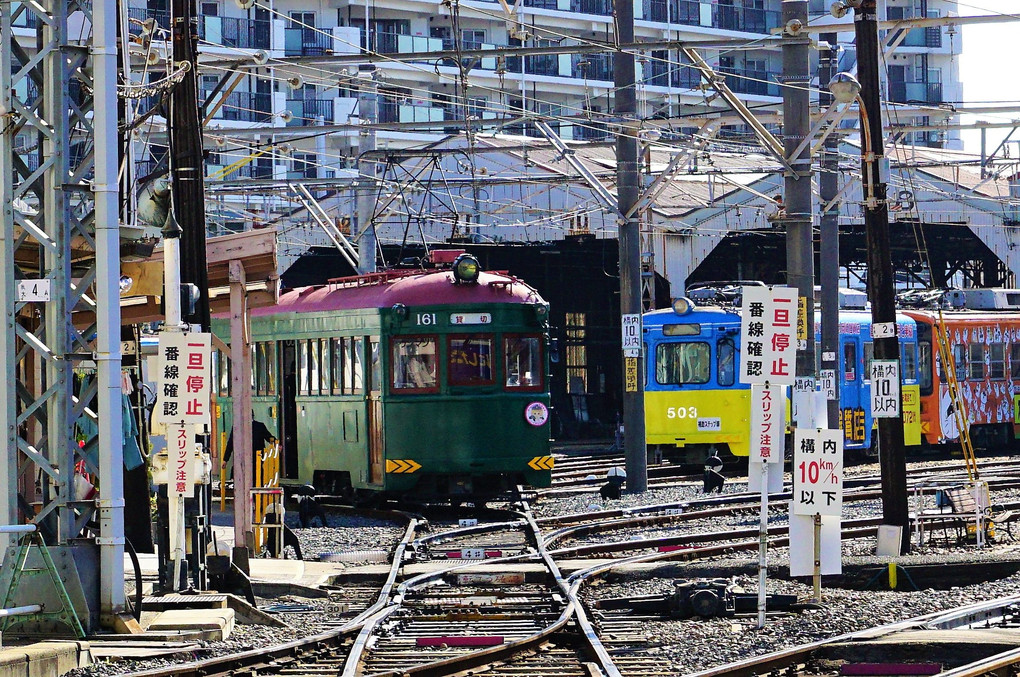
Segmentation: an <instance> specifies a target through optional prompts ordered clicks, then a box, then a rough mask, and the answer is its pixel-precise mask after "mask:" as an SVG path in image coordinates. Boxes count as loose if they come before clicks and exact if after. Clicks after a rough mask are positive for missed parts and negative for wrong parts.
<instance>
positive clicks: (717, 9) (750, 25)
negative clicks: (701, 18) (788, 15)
mask: <svg viewBox="0 0 1020 677" xmlns="http://www.w3.org/2000/svg"><path fill="white" fill-rule="evenodd" d="M778 25H779V12H775V11H770V10H765V9H755V8H753V7H733V6H730V5H715V4H713V5H712V26H713V27H714V28H722V29H725V30H731V31H743V32H745V33H768V32H769V29H771V28H775V27H776V26H778Z"/></svg>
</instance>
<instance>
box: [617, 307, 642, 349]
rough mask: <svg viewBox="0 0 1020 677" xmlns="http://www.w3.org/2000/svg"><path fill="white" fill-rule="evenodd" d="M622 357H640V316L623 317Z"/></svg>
mask: <svg viewBox="0 0 1020 677" xmlns="http://www.w3.org/2000/svg"><path fill="white" fill-rule="evenodd" d="M621 324H622V327H623V355H624V357H640V355H641V315H638V314H636V313H635V314H633V315H630V314H628V315H624V316H623V321H622V323H621Z"/></svg>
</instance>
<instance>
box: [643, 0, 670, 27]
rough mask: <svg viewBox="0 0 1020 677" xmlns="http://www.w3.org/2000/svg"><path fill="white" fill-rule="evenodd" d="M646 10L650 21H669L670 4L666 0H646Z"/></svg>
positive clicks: (646, 16) (646, 17)
mask: <svg viewBox="0 0 1020 677" xmlns="http://www.w3.org/2000/svg"><path fill="white" fill-rule="evenodd" d="M644 12H645V19H647V20H648V21H660V22H663V23H665V22H666V21H669V4H668V3H667V1H666V0H645V5H644Z"/></svg>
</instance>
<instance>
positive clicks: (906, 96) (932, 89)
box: [889, 80, 942, 103]
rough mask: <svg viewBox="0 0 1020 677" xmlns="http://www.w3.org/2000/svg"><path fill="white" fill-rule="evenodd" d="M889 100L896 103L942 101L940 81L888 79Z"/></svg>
mask: <svg viewBox="0 0 1020 677" xmlns="http://www.w3.org/2000/svg"><path fill="white" fill-rule="evenodd" d="M889 100H890V101H894V102H896V103H942V83H941V82H901V81H897V80H890V81H889Z"/></svg>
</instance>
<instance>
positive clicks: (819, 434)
mask: <svg viewBox="0 0 1020 677" xmlns="http://www.w3.org/2000/svg"><path fill="white" fill-rule="evenodd" d="M842 511H843V433H842V431H840V430H825V429H822V428H814V429H811V428H797V429H796V431H795V432H794V436H793V500H791V501H790V575H791V576H804V575H807V574H811V575H812V576H813V577H814V586H815V600H816V601H821V595H822V590H821V581H822V574H837V573H840V572H841V571H842V562H841V559H840V544H839V535H840V534H839V522H840V516H841V514H842ZM823 518H827V519H828V522H829V524H827V525H826V526H827V528H826V530H825V531H826V532H828V533H827V534H825V535H823V531H822V526H823ZM795 523H796V524H795ZM832 523H835V526H836V528H835V529H832V528H831V525H832ZM807 528H813V534H812V538H810V539H809V538H804V537H803V536H804V532H805V531H806V530H807ZM833 536H834V537H833ZM806 543H811V544H812V546H813V547H812V548H811V549H810V551H807V550H806V549H805V548H804V545H805V544H806Z"/></svg>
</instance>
